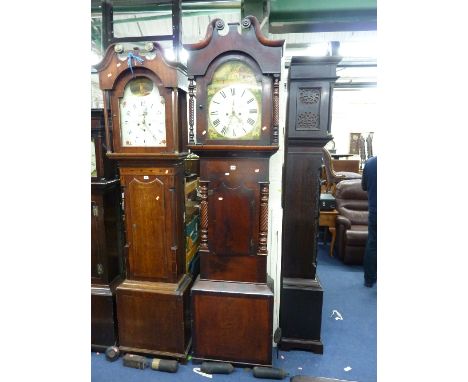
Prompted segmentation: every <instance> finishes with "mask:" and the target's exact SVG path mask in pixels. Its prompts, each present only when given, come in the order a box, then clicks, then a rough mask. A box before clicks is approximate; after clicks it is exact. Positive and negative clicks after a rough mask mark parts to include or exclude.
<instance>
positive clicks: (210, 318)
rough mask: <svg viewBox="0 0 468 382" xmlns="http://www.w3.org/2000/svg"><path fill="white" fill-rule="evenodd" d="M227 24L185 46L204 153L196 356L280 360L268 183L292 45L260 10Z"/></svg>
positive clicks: (196, 147) (194, 145) (193, 145)
mask: <svg viewBox="0 0 468 382" xmlns="http://www.w3.org/2000/svg"><path fill="white" fill-rule="evenodd" d="M224 29H225V25H224V22H223V21H222V20H220V19H215V20H213V21H212V22H211V23H210V24H209V26H208V31H207V34H206V37H205V39H204V40H203V41H201V42H199V43H196V44H192V45H185V48H186V49H187V50H189V52H190V55H189V60H188V64H187V67H188V76H189V97H190V98H189V106H190V107H189V110H190V113H189V118H190V123H189V124H190V130H189V137H190V144H189V148H190V149H191V150H192V151H193V152H195V153H196V154H198V155H199V156H200V191H201V198H202V202H201V224H200V232H201V236H200V239H201V241H200V250H199V252H200V257H201V264H200V277H199V278H198V279H197V280H196V282H195V284H194V286H193V288H192V315H193V329H192V330H193V352H194V359H196V360H201V359H205V360H221V361H229V362H234V363H244V364H252V365H271V350H272V314H273V313H272V312H273V293H272V291H271V289H270V288H269V287H268V286H267V284H266V279H267V275H266V260H267V257H266V256H267V254H268V251H267V233H268V184H269V183H268V179H269V158H270V156H271V155H272V154H274V153H275V152H276V151H277V150H278V107H279V99H278V95H279V80H280V72H281V55H282V46H283V43H284V41H273V40H269V39H267V38H266V37H265V36H263V34H262V33H261V31H260V25H259V23H258V21H257V19H256V18H255V17H252V16H248V17H246V18H245V19H244V20H243V21H242V24H241V26H240V25H239V23H232V24H228V27H227V29H228V30H227V31H225V30H224ZM223 30H224V31H223ZM224 32H226V33H224ZM195 95H196V131H194V130H193V123H194V112H195V102H194V98H195ZM195 133H196V142H195V139H194V138H195Z"/></svg>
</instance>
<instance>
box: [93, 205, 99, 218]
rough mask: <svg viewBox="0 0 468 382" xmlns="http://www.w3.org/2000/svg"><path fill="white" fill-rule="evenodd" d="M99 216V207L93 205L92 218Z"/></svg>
mask: <svg viewBox="0 0 468 382" xmlns="http://www.w3.org/2000/svg"><path fill="white" fill-rule="evenodd" d="M98 215H99V207H98V206H96V205H94V206H93V216H98Z"/></svg>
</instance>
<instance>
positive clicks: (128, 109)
mask: <svg viewBox="0 0 468 382" xmlns="http://www.w3.org/2000/svg"><path fill="white" fill-rule="evenodd" d="M119 107H120V128H121V144H122V146H123V147H130V146H136V147H166V120H165V115H166V111H165V103H164V102H163V98H162V97H161V96H160V94H159V91H158V87H157V86H156V85H155V84H154V83H153V82H152V81H151V80H149V79H147V78H137V79H134V80H131V81H130V82H129V83H128V84H127V86H126V87H125V90H124V95H123V98H122V99H121V100H120V103H119Z"/></svg>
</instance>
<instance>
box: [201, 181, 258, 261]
mask: <svg viewBox="0 0 468 382" xmlns="http://www.w3.org/2000/svg"><path fill="white" fill-rule="evenodd" d="M256 199H258V192H256V191H254V190H251V189H248V188H246V187H245V185H243V184H241V185H239V186H237V187H234V188H230V187H229V186H227V185H226V184H224V183H222V184H221V185H220V186H219V187H217V189H216V190H213V195H212V196H211V197H209V200H208V203H209V205H210V206H213V208H210V209H209V214H210V217H209V221H210V222H211V226H210V227H209V228H208V229H209V231H210V241H211V243H210V249H211V250H212V251H213V252H214V253H215V254H218V255H254V254H255V251H256V249H257V248H256V245H255V244H256V242H257V240H255V239H256V238H257V237H258V224H257V226H256V227H254V222H256V221H258V219H256V218H255V210H256V208H255V200H256Z"/></svg>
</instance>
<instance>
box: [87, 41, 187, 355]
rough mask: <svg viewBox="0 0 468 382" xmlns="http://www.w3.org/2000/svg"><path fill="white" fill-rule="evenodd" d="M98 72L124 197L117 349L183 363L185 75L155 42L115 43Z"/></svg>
mask: <svg viewBox="0 0 468 382" xmlns="http://www.w3.org/2000/svg"><path fill="white" fill-rule="evenodd" d="M96 69H97V70H98V71H99V84H100V87H101V89H102V90H103V91H104V102H105V105H106V106H107V105H108V106H110V111H111V116H110V118H108V119H107V120H106V138H107V143H108V147H109V148H112V150H109V151H108V153H107V156H108V157H109V158H111V159H115V160H116V161H117V163H118V167H119V171H120V182H121V186H122V192H123V197H124V217H125V238H126V244H125V260H126V278H125V280H124V281H123V282H122V283H121V284H120V285H118V286H117V288H116V290H117V292H116V295H117V318H118V324H119V325H118V326H119V332H118V333H119V343H120V349H121V350H122V351H132V352H140V353H147V354H155V355H163V356H171V357H174V358H180V359H184V358H185V357H186V356H187V354H188V349H189V347H190V306H189V303H190V300H189V298H190V286H191V284H192V282H193V281H192V278H191V276H190V275H189V274H187V273H186V269H185V268H186V267H185V236H184V210H185V207H184V200H185V194H184V163H183V161H184V158H185V157H186V155H187V150H186V145H187V102H186V90H187V74H186V69H185V67H183V66H182V65H179V64H177V63H172V62H169V61H166V60H165V58H164V53H163V50H162V48H161V47H160V45H159V44H157V43H152V42H150V43H147V44H146V45H145V49H142V50H140V49H132V50H130V51H125V50H124V48H123V46H122V45H120V44H114V45H111V46H109V48H108V49H107V51H106V54H105V57H104V59H103V61H102V62H101V63H100V64H99V65H98V66H97V67H96Z"/></svg>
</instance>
